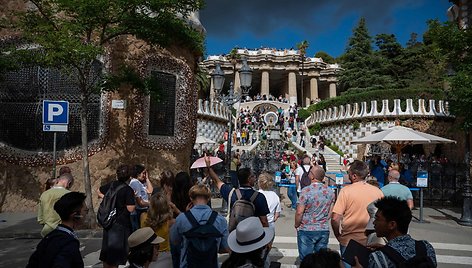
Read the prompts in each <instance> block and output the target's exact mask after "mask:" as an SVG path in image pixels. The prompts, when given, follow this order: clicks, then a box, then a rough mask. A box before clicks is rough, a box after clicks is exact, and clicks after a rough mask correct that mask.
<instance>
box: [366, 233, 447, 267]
mask: <svg viewBox="0 0 472 268" xmlns="http://www.w3.org/2000/svg"><path fill="white" fill-rule="evenodd" d="M423 242H424V243H425V245H426V254H427V255H428V256H429V257H430V258H431V260H432V261H433V263H434V264H436V266H437V265H438V264H437V262H436V253H435V252H434V248H433V246H431V244H430V243H429V242H428V241H423ZM387 245H388V246H390V247H392V248H393V249H394V250H396V251H397V252H398V253H400V254H401V255H402V257H403V258H405V259H406V260H409V259H411V258H413V257H414V256H415V255H416V252H415V240H414V239H413V238H411V236H410V235H402V236H398V237H395V238H394V239H392V240H390V241H388V243H387ZM384 257H385V258H384ZM368 268H396V266H395V263H393V261H391V260H390V259H389V258H388V257H387V256H386V255H385V254H384V253H383V252H382V251H380V250H377V251H374V252H372V253H370V255H369V266H368Z"/></svg>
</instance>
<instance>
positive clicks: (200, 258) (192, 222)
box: [170, 185, 229, 268]
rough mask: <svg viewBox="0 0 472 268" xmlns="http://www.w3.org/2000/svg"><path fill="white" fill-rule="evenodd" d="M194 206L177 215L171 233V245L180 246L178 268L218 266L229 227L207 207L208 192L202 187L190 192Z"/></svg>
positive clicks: (196, 186) (225, 249)
mask: <svg viewBox="0 0 472 268" xmlns="http://www.w3.org/2000/svg"><path fill="white" fill-rule="evenodd" d="M189 195H190V200H191V201H192V204H193V207H192V208H191V209H190V210H189V211H187V212H185V213H180V214H179V216H177V218H176V219H175V223H174V225H172V228H171V230H170V242H171V243H172V244H174V245H182V251H181V253H180V267H181V268H184V267H189V268H192V267H205V268H217V267H218V253H227V252H229V247H228V225H227V223H226V220H225V218H224V217H223V216H221V215H219V214H218V213H217V212H215V211H213V210H212V209H211V208H210V207H209V206H208V205H207V204H208V201H209V200H210V196H211V192H210V190H209V189H208V188H207V187H206V186H205V185H194V186H192V188H190V191H189Z"/></svg>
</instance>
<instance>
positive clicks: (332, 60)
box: [315, 51, 336, 64]
mask: <svg viewBox="0 0 472 268" xmlns="http://www.w3.org/2000/svg"><path fill="white" fill-rule="evenodd" d="M315 58H322V59H323V61H324V62H326V63H330V64H334V63H336V59H335V58H333V57H332V56H331V55H329V54H328V53H326V52H325V51H318V52H316V54H315Z"/></svg>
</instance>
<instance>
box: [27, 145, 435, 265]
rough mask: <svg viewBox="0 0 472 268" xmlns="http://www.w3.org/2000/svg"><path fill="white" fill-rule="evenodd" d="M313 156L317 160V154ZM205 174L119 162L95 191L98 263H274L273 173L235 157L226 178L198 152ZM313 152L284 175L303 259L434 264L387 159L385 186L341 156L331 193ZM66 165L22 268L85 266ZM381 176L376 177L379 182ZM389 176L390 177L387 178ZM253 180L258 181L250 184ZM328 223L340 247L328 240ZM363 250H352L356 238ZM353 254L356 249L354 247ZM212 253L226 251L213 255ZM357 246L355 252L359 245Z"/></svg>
mask: <svg viewBox="0 0 472 268" xmlns="http://www.w3.org/2000/svg"><path fill="white" fill-rule="evenodd" d="M317 157H318V158H317ZM204 160H205V165H206V166H205V167H203V168H202V170H201V171H202V172H203V173H202V178H200V179H199V180H194V179H192V177H191V176H190V175H189V174H188V173H187V172H179V173H177V174H175V175H174V173H172V172H171V171H164V172H162V174H161V175H160V178H159V180H158V181H159V185H158V186H157V185H156V186H155V187H153V185H152V183H151V181H150V179H149V175H148V172H147V170H146V168H145V167H144V166H142V165H134V166H128V165H121V166H119V167H118V168H117V171H116V180H113V181H112V182H110V183H108V184H105V185H103V186H101V187H100V188H99V189H98V191H97V192H98V194H99V197H100V198H102V201H101V204H100V207H99V210H98V215H97V220H98V222H99V224H100V225H102V227H103V237H102V248H101V252H100V260H101V261H102V263H103V267H118V266H119V265H125V264H126V263H129V267H220V266H221V267H270V266H271V265H276V263H271V261H270V258H269V257H268V256H269V252H270V251H271V248H272V243H273V241H274V237H275V234H276V233H277V228H276V226H277V220H278V219H279V217H280V213H281V211H282V206H281V203H280V197H279V195H278V194H277V193H276V192H275V191H274V190H273V189H274V185H275V179H274V176H273V175H271V174H269V173H266V172H262V173H260V174H259V175H258V176H256V174H255V173H254V172H253V171H252V170H251V169H250V168H241V167H238V166H237V165H236V167H235V170H234V174H235V177H236V182H234V181H233V182H232V183H231V182H228V183H225V182H223V181H222V180H221V179H220V177H219V176H218V174H217V173H216V172H215V170H214V169H213V167H212V166H211V161H210V158H209V157H208V156H205V157H204ZM319 160H320V159H319V156H315V157H314V158H311V157H309V156H306V155H303V156H300V157H297V156H296V155H294V154H287V155H286V156H285V160H284V162H285V163H286V164H287V165H286V166H283V167H282V169H283V172H284V176H285V177H286V178H287V179H288V180H290V181H291V182H292V183H293V184H294V185H295V187H289V192H288V193H287V194H288V197H289V198H290V200H291V204H290V208H292V209H293V210H294V211H295V219H294V232H296V235H297V245H298V252H299V260H300V267H302V268H304V267H351V266H352V267H386V268H387V267H400V263H405V262H406V263H408V264H411V265H413V266H411V267H420V265H424V266H421V267H436V266H437V261H436V256H435V251H434V249H433V247H432V246H431V244H430V243H428V242H427V241H424V240H415V239H413V238H412V237H411V236H410V235H409V234H408V227H409V224H410V222H411V219H412V213H411V209H412V208H413V200H412V197H411V192H409V189H408V188H407V187H406V186H404V185H402V184H400V183H399V180H400V178H401V175H400V170H399V169H397V168H395V166H393V165H392V167H391V168H390V169H389V170H388V173H387V174H388V175H387V178H386V180H385V181H384V182H385V184H386V185H384V186H383V187H379V184H374V185H373V183H371V182H368V180H367V179H368V177H369V176H370V175H371V169H369V166H368V164H366V163H364V162H362V161H359V160H352V161H349V163H347V174H348V178H349V181H350V184H348V185H346V186H345V187H343V188H342V189H341V190H340V192H339V193H338V195H337V198H335V194H334V191H333V190H332V189H331V188H330V187H329V186H328V184H327V183H326V176H325V168H323V164H322V162H321V161H319ZM73 181H74V179H73V177H72V175H71V173H70V169H69V168H67V167H64V168H63V169H61V171H60V175H59V177H58V178H57V179H54V180H53V181H52V182H51V183H52V184H53V186H52V187H50V188H49V189H47V190H46V191H45V192H43V193H42V195H41V197H40V204H39V211H38V221H39V223H41V224H43V225H44V228H43V230H42V231H41V235H43V236H44V238H43V239H42V240H41V242H40V243H39V244H38V246H37V248H36V250H35V252H34V253H33V254H32V256H31V257H30V259H29V263H28V265H27V267H83V265H84V264H83V260H82V257H81V255H80V249H79V247H80V243H79V240H78V238H77V235H76V233H75V230H76V229H77V228H79V227H80V225H81V224H83V221H84V218H85V217H86V215H87V209H86V206H85V202H84V201H85V195H84V194H83V193H79V192H71V191H70V190H69V188H70V187H71V185H72V184H73ZM208 181H211V184H212V185H213V186H214V187H216V189H217V190H218V191H219V193H220V194H221V197H222V198H223V199H224V200H225V201H226V202H227V204H228V216H227V217H226V218H225V217H223V216H221V215H220V214H218V213H217V212H216V211H214V210H213V209H212V207H211V191H210V189H209V187H208V186H207V183H205V182H208ZM376 181H378V180H376ZM387 182H388V183H387ZM256 185H257V186H258V189H256V188H255V187H256ZM330 226H331V228H332V230H333V234H334V236H335V237H336V239H337V241H338V242H339V249H340V252H341V255H342V256H343V257H342V258H341V255H340V254H339V253H338V251H337V250H335V249H329V248H328V241H329V232H330V231H329V230H330ZM353 244H360V245H361V246H362V247H366V249H367V248H368V250H369V253H368V254H367V255H365V256H360V255H359V256H358V255H354V256H352V254H353V252H354V251H353V249H352V247H353V246H352V245H353ZM356 252H357V251H356ZM218 253H228V254H229V255H228V257H227V258H226V259H225V260H224V261H223V262H222V263H219V260H218ZM355 254H358V253H355Z"/></svg>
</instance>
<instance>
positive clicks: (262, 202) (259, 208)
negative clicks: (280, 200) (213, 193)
mask: <svg viewBox="0 0 472 268" xmlns="http://www.w3.org/2000/svg"><path fill="white" fill-rule="evenodd" d="M231 189H233V187H232V186H231V185H230V184H223V186H221V189H220V193H221V196H222V197H223V198H224V199H225V200H226V202H228V195H229V193H230V192H231ZM239 190H240V191H241V198H242V199H244V200H248V201H249V200H251V196H252V194H253V193H254V192H256V191H255V190H254V189H252V188H251V187H247V186H240V187H239ZM236 198H237V196H236V190H235V191H233V195H232V196H231V203H230V207H233V204H234V202H236ZM253 204H254V207H255V211H254V216H256V217H261V216H266V215H267V214H269V213H270V211H269V207H268V206H267V200H266V198H265V196H264V195H263V194H261V193H258V195H257V196H256V199H255V200H254V203H253Z"/></svg>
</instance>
